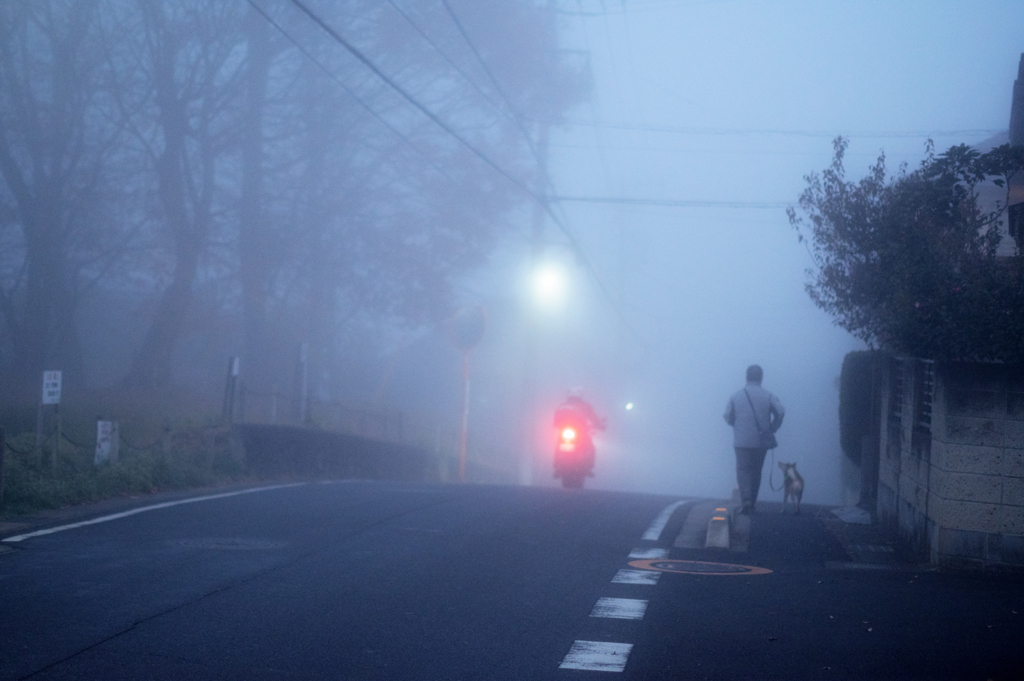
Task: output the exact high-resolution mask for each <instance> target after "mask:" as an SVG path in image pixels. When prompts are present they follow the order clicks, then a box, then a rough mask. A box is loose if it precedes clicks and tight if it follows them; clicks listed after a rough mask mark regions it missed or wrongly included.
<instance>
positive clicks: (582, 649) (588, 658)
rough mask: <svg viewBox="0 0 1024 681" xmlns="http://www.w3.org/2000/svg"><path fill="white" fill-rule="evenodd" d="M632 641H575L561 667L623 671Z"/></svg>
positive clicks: (598, 670) (597, 670) (631, 647)
mask: <svg viewBox="0 0 1024 681" xmlns="http://www.w3.org/2000/svg"><path fill="white" fill-rule="evenodd" d="M632 649H633V644H632V643H607V642H604V641H573V643H572V648H570V649H569V652H568V654H566V656H565V659H563V660H562V664H560V665H558V667H559V668H560V669H585V670H588V671H596V672H621V671H622V670H623V669H625V668H626V661H627V660H628V659H629V651H631V650H632Z"/></svg>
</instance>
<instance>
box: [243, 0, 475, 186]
mask: <svg viewBox="0 0 1024 681" xmlns="http://www.w3.org/2000/svg"><path fill="white" fill-rule="evenodd" d="M248 3H249V5H250V6H251V7H252V8H253V9H254V10H256V11H257V12H259V13H260V15H261V16H262V17H263V18H264V19H266V20H267V22H268V23H269V24H270V25H271V26H273V27H274V28H276V29H277V31H278V32H279V33H280V34H281V35H283V36H284V37H285V39H287V40H288V42H290V43H291V44H292V45H294V46H295V47H296V49H298V50H299V52H301V53H302V54H304V55H305V56H306V58H307V59H309V60H310V61H311V62H313V63H314V64H316V65H317V67H319V69H320V70H321V71H323V72H324V74H326V75H327V77H328V78H330V79H331V80H333V81H334V82H335V83H337V84H338V85H340V86H341V88H342V89H343V90H344V91H345V92H346V93H347V94H348V95H349V96H350V97H351V98H352V99H354V100H355V101H356V102H357V103H358V104H359V105H360V106H361V107H363V109H365V110H366V111H367V112H368V113H369V114H370V115H371V116H373V117H374V118H376V119H377V120H378V121H380V122H381V123H382V124H384V126H385V127H386V128H387V129H388V130H390V131H391V132H393V133H394V134H395V135H397V136H398V138H399V139H401V140H402V141H403V142H405V144H406V145H408V146H409V148H411V149H412V150H413V151H415V152H416V153H417V154H419V155H420V156H422V157H423V158H424V160H426V162H427V163H428V164H429V165H430V166H431V167H432V168H433V169H434V170H436V171H437V172H439V173H441V175H442V176H444V177H445V178H447V179H448V180H449V181H450V182H452V183H453V184H455V180H454V179H453V178H452V177H451V175H449V174H448V173H447V171H445V170H444V169H443V168H441V167H440V166H439V165H437V164H436V163H434V161H433V160H432V159H431V158H430V157H429V156H427V155H426V154H425V153H423V151H422V150H420V149H419V148H418V147H417V146H416V145H415V144H413V142H412V140H410V139H409V138H408V137H407V136H406V135H405V134H404V133H403V132H402V131H401V130H399V129H398V128H396V127H395V126H393V125H391V123H389V122H388V121H387V119H385V118H384V117H383V116H381V115H380V114H378V113H377V112H376V111H374V110H373V108H372V107H370V105H369V104H367V103H366V102H364V101H363V100H362V99H361V98H360V97H359V95H357V94H356V93H355V92H354V91H353V90H352V88H350V87H349V86H348V85H346V84H345V83H344V82H343V81H342V80H341V79H340V78H338V77H337V76H336V75H334V73H333V72H331V70H330V69H328V68H327V67H326V66H325V65H324V64H323V63H321V62H320V60H319V59H317V58H316V57H315V56H313V54H312V53H311V52H309V50H307V49H306V48H304V47H303V46H302V45H300V44H299V42H298V41H297V40H295V38H293V37H292V36H291V35H290V34H289V33H288V32H287V31H286V30H284V27H283V26H281V24H279V23H278V22H276V21H275V20H274V19H273V17H271V16H270V15H269V14H267V13H266V12H265V11H264V10H263V8H262V7H260V6H259V5H257V4H256V2H255V1H254V0H248Z"/></svg>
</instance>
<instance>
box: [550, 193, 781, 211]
mask: <svg viewBox="0 0 1024 681" xmlns="http://www.w3.org/2000/svg"><path fill="white" fill-rule="evenodd" d="M552 198H553V199H554V200H556V201H571V202H575V203H617V204H624V205H633V206H665V207H668V208H770V209H777V208H786V207H787V206H789V205H791V204H789V203H781V202H772V201H705V200H699V199H698V200H688V199H643V198H632V197H625V196H621V197H620V196H554V197H552Z"/></svg>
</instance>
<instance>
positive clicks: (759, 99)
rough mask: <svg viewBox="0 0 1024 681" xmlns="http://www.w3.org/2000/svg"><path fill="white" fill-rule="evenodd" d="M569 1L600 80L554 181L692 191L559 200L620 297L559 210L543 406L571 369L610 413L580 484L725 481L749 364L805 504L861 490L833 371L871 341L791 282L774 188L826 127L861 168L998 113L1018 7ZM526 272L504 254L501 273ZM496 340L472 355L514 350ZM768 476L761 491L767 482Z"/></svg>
mask: <svg viewBox="0 0 1024 681" xmlns="http://www.w3.org/2000/svg"><path fill="white" fill-rule="evenodd" d="M566 7H567V9H568V6H567V5H566ZM574 9H578V11H579V12H580V14H572V15H569V16H568V17H567V18H566V20H565V23H564V26H565V27H566V33H565V38H564V40H565V42H566V47H567V48H568V49H574V50H580V51H581V53H583V54H585V55H586V56H587V58H588V60H589V64H590V68H591V72H592V74H593V75H592V77H593V83H594V85H593V92H592V96H591V98H590V100H589V101H588V102H587V103H586V104H584V105H583V106H581V107H578V108H577V109H575V110H574V111H573V112H571V114H569V116H568V119H569V121H570V123H569V124H568V125H563V126H558V127H557V128H556V129H555V130H554V131H553V133H552V142H551V146H550V149H551V174H552V180H553V184H554V186H555V187H556V188H557V192H558V193H559V194H560V195H562V196H566V197H594V198H599V197H600V198H605V199H618V198H623V199H639V200H652V201H659V200H660V201H664V202H679V203H684V204H685V203H687V202H691V203H694V204H698V205H680V206H672V207H664V206H651V205H637V204H623V203H614V202H611V203H603V202H579V201H566V202H563V203H562V204H561V206H562V208H563V209H564V210H565V214H566V215H567V218H568V220H567V221H568V223H569V224H570V225H571V226H572V228H573V229H574V230H576V232H577V233H578V234H579V235H580V238H581V241H582V243H583V246H584V248H585V249H586V252H587V255H588V256H589V257H590V258H591V259H592V260H593V262H594V270H595V273H594V275H596V277H597V278H599V279H600V281H601V285H603V286H604V287H605V288H607V289H608V291H609V292H610V293H611V298H612V301H608V300H606V299H604V297H603V296H602V295H601V293H600V291H599V290H598V287H597V285H596V284H595V282H594V275H592V274H591V273H589V272H587V271H585V270H584V269H582V268H578V267H573V256H572V254H571V253H569V252H568V249H567V248H565V247H564V240H559V239H558V235H557V233H556V230H555V228H554V227H552V226H550V225H549V226H548V228H547V229H548V234H549V235H550V237H551V239H552V240H553V241H554V242H555V243H556V244H563V246H562V247H561V248H559V247H558V246H554V247H549V252H550V253H552V256H553V257H555V258H556V259H561V261H562V262H565V263H568V265H567V266H568V267H569V268H570V271H571V277H572V283H571V287H572V288H571V291H570V292H569V293H568V295H567V298H568V300H567V302H566V303H565V307H564V309H562V310H561V311H560V312H559V313H558V314H546V315H544V316H543V319H542V320H541V323H540V326H541V332H540V333H541V335H542V338H543V340H542V341H541V345H542V347H543V351H542V353H541V354H542V356H543V359H542V360H541V366H542V367H543V368H541V369H539V371H538V373H539V376H540V377H541V378H540V381H541V387H540V389H539V393H540V399H539V400H538V407H540V406H541V405H543V407H545V408H546V407H550V406H552V405H553V404H554V403H556V402H557V401H558V400H559V399H560V398H561V397H563V396H564V395H563V393H564V391H565V389H566V388H567V387H569V386H574V385H575V386H583V387H584V389H585V392H586V394H587V395H588V398H589V399H591V400H592V401H593V402H594V404H595V405H596V406H597V407H598V409H599V410H601V411H603V412H604V413H607V414H609V416H610V417H611V426H610V428H609V430H608V432H607V433H606V434H605V437H604V438H603V440H602V441H600V442H599V443H598V461H597V465H596V470H595V478H594V480H593V481H592V483H591V484H592V486H595V487H601V488H608V489H629V490H638V491H657V492H665V493H684V494H693V495H701V496H728V495H729V494H730V492H731V490H732V488H733V487H734V486H735V472H734V459H733V454H732V449H731V445H732V440H731V429H730V428H729V427H728V426H727V425H726V424H725V422H724V421H723V419H722V413H723V411H724V407H725V404H726V401H727V400H728V398H729V396H730V395H731V394H732V393H733V392H734V391H736V390H738V389H739V388H740V387H742V385H743V382H744V370H745V368H746V366H747V365H749V364H752V363H759V364H761V365H762V366H763V367H764V370H765V380H764V387H766V388H767V389H769V390H771V391H772V392H774V393H776V394H777V395H778V396H779V397H780V399H781V400H782V402H783V404H784V405H785V407H786V409H787V413H786V419H785V422H784V424H783V427H782V429H781V430H780V432H779V435H778V438H779V441H780V446H779V448H778V449H777V450H776V451H775V452H774V454H775V457H776V460H783V461H796V462H797V463H798V467H799V469H800V470H801V471H802V472H803V475H804V477H805V479H806V480H807V488H806V495H807V496H806V498H807V499H808V500H810V501H812V502H816V503H830V504H839V503H852V502H854V501H856V498H857V497H856V492H857V486H856V485H857V483H856V479H855V476H856V472H855V471H853V470H850V468H849V467H847V470H846V475H847V481H846V483H845V487H844V480H843V475H844V472H843V470H842V469H843V463H844V462H843V457H842V454H841V451H840V448H839V434H838V430H839V427H838V417H837V410H838V380H839V373H840V369H841V365H842V359H843V356H844V355H845V354H846V353H847V352H849V351H850V350H854V349H860V348H861V347H862V346H861V344H860V343H859V342H857V341H856V340H855V339H854V338H852V337H851V336H850V335H849V334H848V333H846V332H845V331H844V330H842V329H838V328H836V327H834V326H832V324H831V320H830V318H829V317H828V316H827V315H825V313H823V312H822V311H820V310H818V309H817V308H815V307H814V305H813V304H812V302H811V301H810V299H809V298H808V296H807V294H806V293H805V292H804V290H803V286H804V283H805V282H806V281H807V275H806V274H805V270H806V269H807V268H809V267H811V266H812V265H813V263H812V261H811V259H810V256H809V255H808V253H807V252H806V251H805V250H804V247H803V246H802V245H801V244H799V243H798V241H797V238H796V234H795V232H794V231H793V229H792V228H791V227H790V226H789V224H788V221H787V219H786V216H785V210H784V206H785V205H796V197H797V196H798V195H799V193H800V191H801V190H802V189H803V187H804V186H805V182H804V180H803V177H804V176H805V175H806V174H807V173H809V172H811V171H819V170H821V169H823V168H825V167H827V166H828V164H829V162H830V160H831V154H832V146H831V140H832V139H833V138H834V137H835V136H837V135H843V136H846V137H848V138H850V139H851V144H850V151H849V154H848V156H847V168H848V170H849V173H850V176H851V177H860V176H862V175H863V174H865V173H866V169H867V167H868V166H869V165H870V164H871V163H872V162H873V161H874V160H875V159H876V158H877V156H878V154H879V153H880V152H882V151H883V150H884V153H885V154H886V156H887V162H888V164H889V167H890V168H896V167H898V166H899V164H900V163H902V162H907V163H908V164H910V165H911V166H912V167H913V166H915V165H916V164H917V163H918V162H919V161H920V160H921V159H922V157H923V154H924V144H925V142H926V140H927V139H929V138H931V139H933V140H934V141H935V144H936V146H937V148H939V149H944V148H947V147H948V146H951V145H953V144H960V143H967V144H975V143H978V142H980V141H982V140H984V139H987V138H989V137H991V136H992V135H993V134H996V133H997V132H999V131H1003V130H1005V129H1006V127H1007V126H1008V123H1009V110H1010V96H1011V92H1012V84H1013V81H1014V79H1015V77H1016V68H1017V63H1018V60H1019V58H1020V54H1021V51H1022V48H1024V42H1022V40H1021V36H1022V35H1024V32H1022V30H1021V29H1022V28H1024V19H1022V17H1021V16H1020V14H1019V13H1018V12H1016V11H1015V10H1014V8H1013V7H1012V3H985V4H983V5H977V6H971V7H967V6H963V5H958V4H955V3H938V4H936V3H913V2H911V3H899V4H898V5H897V6H893V5H882V4H880V3H810V2H807V3H803V2H784V3H770V4H767V3H754V2H705V3H686V2H656V1H652V2H628V1H627V2H623V3H618V2H606V3H599V2H591V3H587V2H583V3H579V4H577V6H576V8H574ZM967 54H970V57H967V56H966V55H967ZM700 202H718V204H719V205H713V206H708V207H701V206H699V203H700ZM750 204H753V205H750ZM521 276H522V273H521V272H519V271H518V270H515V269H514V268H513V269H511V271H510V277H509V279H506V280H504V281H510V280H511V281H517V279H516V277H521ZM506 285H508V284H506ZM476 293H477V294H478V295H480V294H483V295H485V296H486V293H484V292H483V291H478V292H476ZM577 307H578V308H580V309H573V308H577ZM620 314H621V317H624V318H625V323H623V322H622V319H621V317H620ZM627 326H628V328H626V327H627ZM491 342H493V343H494V345H493V346H490V345H487V344H485V350H484V351H485V352H488V351H489V352H488V356H487V358H486V359H484V358H481V360H480V361H481V362H482V363H483V362H497V361H500V359H499V358H502V357H506V356H508V355H509V354H513V355H514V350H513V349H512V347H511V344H510V345H504V346H502V347H500V348H499V344H500V340H495V339H491ZM485 389H486V388H483V387H481V388H480V390H485ZM627 402H634V403H635V408H634V409H633V410H632V411H629V412H627V411H626V410H625V405H626V404H627ZM481 408H483V405H481ZM544 412H545V409H544V408H538V410H537V412H536V413H535V414H534V415H533V416H532V418H533V419H535V420H537V421H541V420H543V417H544ZM528 420H529V419H528ZM545 435H546V433H544V432H543V429H541V431H540V432H538V433H537V434H536V439H537V441H538V442H543V437H544V436H545ZM478 437H483V435H482V434H478ZM546 455H547V449H546V448H545V447H544V446H543V445H542V444H538V445H536V450H535V455H534V457H533V459H532V470H531V472H530V474H529V476H530V479H532V480H534V481H535V482H548V483H550V482H551V481H550V464H549V463H548V462H547V461H546V460H545V456H546ZM769 465H770V464H766V467H765V471H764V472H765V475H766V476H767V475H768V473H769V472H770V470H769V467H768V466H769ZM775 472H776V476H775V484H776V485H778V484H779V480H778V471H775ZM851 476H852V478H853V479H850V477H851ZM762 495H763V496H767V497H768V498H774V496H775V495H773V494H771V492H770V491H769V490H768V486H767V483H765V484H764V486H763V487H762Z"/></svg>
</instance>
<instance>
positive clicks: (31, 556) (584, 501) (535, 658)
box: [0, 481, 1024, 681]
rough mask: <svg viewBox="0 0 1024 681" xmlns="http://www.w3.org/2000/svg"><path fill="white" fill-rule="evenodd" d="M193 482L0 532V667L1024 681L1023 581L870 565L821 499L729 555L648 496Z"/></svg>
mask: <svg viewBox="0 0 1024 681" xmlns="http://www.w3.org/2000/svg"><path fill="white" fill-rule="evenodd" d="M185 500H186V499H182V498H178V499H177V500H176V501H171V502H169V504H173V505H165V506H163V507H160V508H150V509H148V510H144V511H142V512H137V513H134V514H128V515H122V516H121V517H115V518H112V519H109V520H104V519H103V518H100V520H103V521H102V522H95V523H91V524H80V525H78V526H74V527H69V528H66V529H62V530H60V531H57V532H51V533H49V534H32V532H33V531H35V530H37V529H38V526H36V527H31V528H29V529H28V530H24V531H22V533H21V535H20V536H19V535H16V534H14V533H13V532H12V531H7V532H4V533H2V534H3V535H4V536H5V540H4V541H3V542H0V546H3V547H6V548H7V549H8V550H7V551H5V552H3V553H0V679H22V678H31V679H105V680H106V679H111V680H112V679H187V680H189V681H199V680H201V679H251V680H261V679H581V680H586V679H614V678H623V679H677V680H684V679H786V680H787V681H788V680H793V679H981V680H984V679H1020V678H1024V582H1022V581H1021V580H1020V579H1019V578H1013V577H993V576H980V575H963V574H959V575H958V574H945V573H939V572H933V571H927V570H923V569H920V568H918V567H915V566H913V565H902V564H893V565H888V564H884V565H877V566H874V567H872V566H866V564H864V563H861V562H858V561H857V560H855V556H852V555H851V553H850V548H849V545H848V543H846V544H844V543H843V542H842V541H840V539H841V538H837V536H836V534H835V533H833V532H830V531H829V530H828V529H827V528H826V525H825V523H824V522H823V517H822V514H823V510H822V509H814V508H812V507H805V510H804V512H803V513H802V514H801V515H800V516H791V515H779V514H778V513H771V512H762V513H759V514H758V515H756V516H754V519H753V522H752V524H751V527H750V534H749V549H748V550H747V551H729V550H724V549H701V548H677V547H675V546H674V543H675V540H676V539H677V537H679V536H681V530H682V527H683V525H684V523H685V520H686V518H687V515H688V514H689V513H690V511H691V510H692V509H694V508H695V507H696V506H697V505H699V502H698V501H693V500H680V499H678V498H671V497H659V496H652V495H636V494H616V493H607V492H596V491H590V490H584V491H563V490H555V489H528V488H514V487H485V486H464V487H458V486H429V485H417V484H400V483H385V482H365V481H339V482H333V483H309V484H301V485H294V486H288V487H279V488H275V489H263V490H260V491H251V492H246V493H242V494H238V493H231V495H230V496H227V495H225V496H220V497H218V498H210V499H204V500H201V501H196V502H190V503H180V502H181V501H185ZM157 501H159V500H157ZM680 501H682V503H679V502H680ZM153 503H154V502H153V500H150V501H146V500H138V501H137V502H135V510H139V509H141V508H145V507H146V506H147V505H152V504H153ZM765 508H768V509H770V508H771V506H770V505H765ZM775 508H776V509H777V506H776V507H775ZM85 513H86V514H85V515H84V516H82V517H81V518H79V519H78V520H94V519H96V518H90V516H89V515H88V513H87V512H85ZM50 529H52V528H50ZM645 537H646V538H645ZM12 539H13V540H15V541H12ZM734 566H746V567H734ZM716 573H720V574H716Z"/></svg>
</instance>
